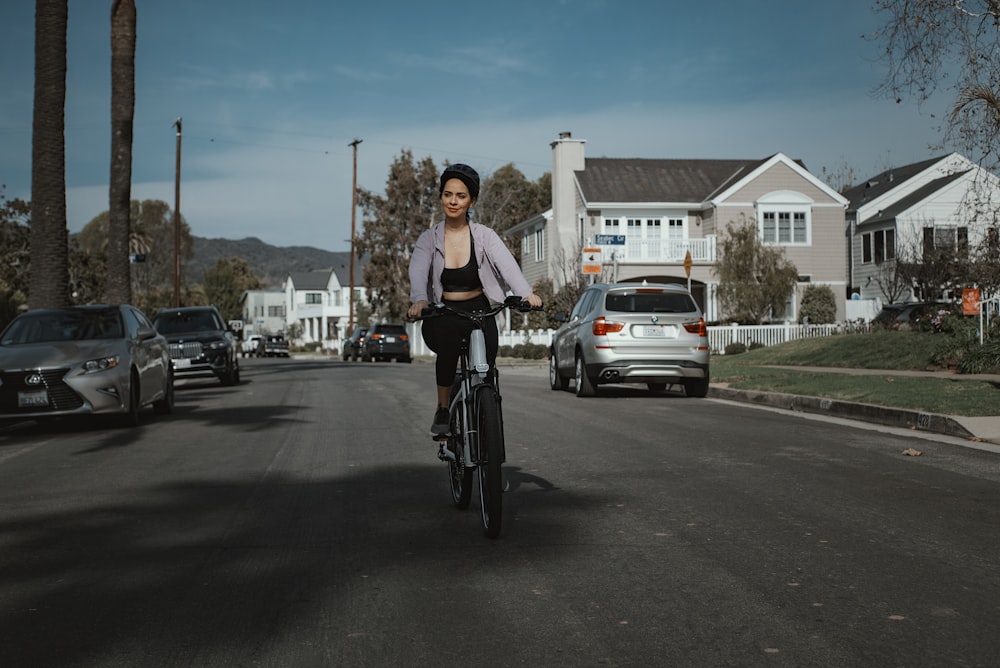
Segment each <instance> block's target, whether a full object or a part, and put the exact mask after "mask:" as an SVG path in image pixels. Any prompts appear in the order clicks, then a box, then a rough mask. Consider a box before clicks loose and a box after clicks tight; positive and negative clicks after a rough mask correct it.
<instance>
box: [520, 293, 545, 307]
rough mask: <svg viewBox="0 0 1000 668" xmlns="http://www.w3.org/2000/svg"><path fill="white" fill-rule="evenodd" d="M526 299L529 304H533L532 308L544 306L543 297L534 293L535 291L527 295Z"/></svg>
mask: <svg viewBox="0 0 1000 668" xmlns="http://www.w3.org/2000/svg"><path fill="white" fill-rule="evenodd" d="M524 301H526V302H528V303H529V304H531V306H532V308H541V307H542V298H541V297H539V296H538V295H536V294H534V293H532V294H530V295H528V296H527V297H525V298H524Z"/></svg>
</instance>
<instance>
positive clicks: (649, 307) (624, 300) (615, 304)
mask: <svg viewBox="0 0 1000 668" xmlns="http://www.w3.org/2000/svg"><path fill="white" fill-rule="evenodd" d="M604 306H605V308H606V309H607V310H608V311H619V312H621V313H693V312H695V311H697V310H698V307H697V305H695V303H694V300H693V299H691V296H690V295H687V294H684V293H678V292H661V291H648V292H645V291H642V290H628V291H622V292H609V293H608V295H607V297H606V299H605V301H604Z"/></svg>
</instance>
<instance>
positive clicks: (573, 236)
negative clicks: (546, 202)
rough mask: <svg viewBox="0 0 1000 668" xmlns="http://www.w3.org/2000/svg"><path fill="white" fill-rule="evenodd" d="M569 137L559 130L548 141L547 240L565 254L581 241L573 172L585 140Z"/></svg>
mask: <svg viewBox="0 0 1000 668" xmlns="http://www.w3.org/2000/svg"><path fill="white" fill-rule="evenodd" d="M572 137H573V135H572V134H571V133H569V132H560V133H559V139H557V140H556V141H554V142H552V144H551V146H552V220H551V221H550V222H549V225H550V226H551V230H550V234H549V243H550V247H551V248H553V249H558V250H561V251H562V253H563V254H564V256H565V257H575V256H576V254H577V253H578V252H579V249H580V248H582V247H583V243H584V241H585V240H584V239H581V238H580V230H579V225H578V224H577V215H578V214H577V210H576V208H577V207H576V176H575V175H574V173H573V172H578V171H583V169H584V166H585V162H586V161H585V159H584V153H583V145H584V143H585V142H584V141H583V140H582V139H573V138H572ZM550 271H551V269H550ZM558 287H560V286H558V285H557V286H556V288H557V289H558Z"/></svg>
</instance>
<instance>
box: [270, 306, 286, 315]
mask: <svg viewBox="0 0 1000 668" xmlns="http://www.w3.org/2000/svg"><path fill="white" fill-rule="evenodd" d="M267 317H268V318H284V317H285V305H284V304H282V305H280V306H268V307H267Z"/></svg>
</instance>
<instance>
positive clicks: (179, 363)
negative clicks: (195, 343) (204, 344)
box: [174, 357, 191, 369]
mask: <svg viewBox="0 0 1000 668" xmlns="http://www.w3.org/2000/svg"><path fill="white" fill-rule="evenodd" d="M190 366H191V360H189V359H188V358H186V357H181V358H179V359H175V360H174V368H175V369H187V368H189V367H190Z"/></svg>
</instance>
